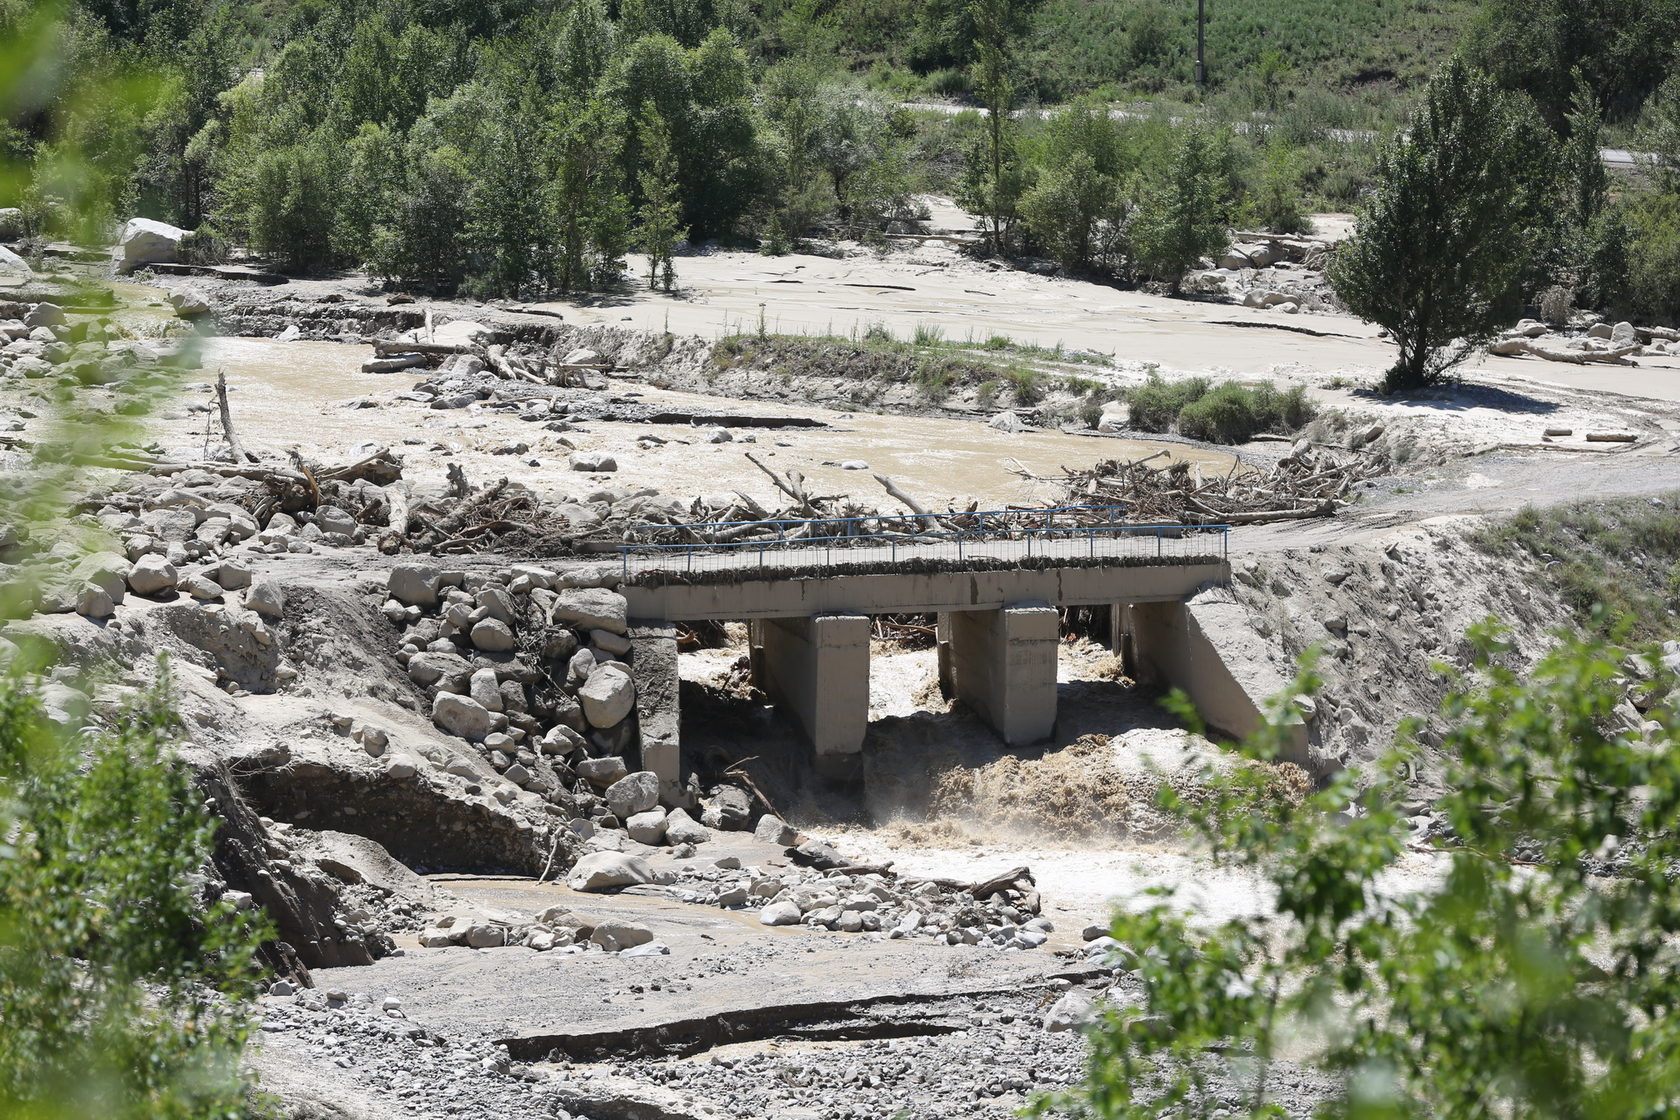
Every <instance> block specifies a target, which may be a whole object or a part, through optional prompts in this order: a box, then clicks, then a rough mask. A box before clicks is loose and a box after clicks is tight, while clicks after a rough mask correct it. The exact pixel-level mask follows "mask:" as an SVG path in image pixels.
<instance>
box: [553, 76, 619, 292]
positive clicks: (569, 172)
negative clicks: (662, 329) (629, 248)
mask: <svg viewBox="0 0 1680 1120" xmlns="http://www.w3.org/2000/svg"><path fill="white" fill-rule="evenodd" d="M624 124H625V118H624V114H623V112H622V111H620V110H619V109H618V107H617V106H616V105H612V104H609V103H607V102H604V101H600V100H595V101H591V102H588V103H586V104H583V105H578V106H567V107H565V108H564V109H563V110H562V117H561V119H560V120H559V121H557V123H556V130H557V133H558V136H557V139H556V143H555V147H556V177H555V185H554V224H555V230H556V244H557V247H558V251H559V265H558V270H557V272H556V275H555V280H556V283H557V284H558V286H559V287H560V289H561V290H562V291H574V290H577V289H580V288H588V287H591V286H594V287H606V286H608V285H609V284H611V283H612V282H614V281H616V280H617V278H618V275H619V272H620V270H621V268H622V264H623V256H624V245H625V226H626V223H627V214H626V210H627V205H628V203H627V201H626V199H625V198H624V193H623V191H622V190H621V189H620V185H619V184H620V171H619V165H618V156H619V150H620V147H621V144H622V136H623V134H624Z"/></svg>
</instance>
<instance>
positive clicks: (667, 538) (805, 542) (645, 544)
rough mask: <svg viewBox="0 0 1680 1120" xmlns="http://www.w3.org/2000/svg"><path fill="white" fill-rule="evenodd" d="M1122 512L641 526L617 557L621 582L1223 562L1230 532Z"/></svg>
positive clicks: (1074, 509)
mask: <svg viewBox="0 0 1680 1120" xmlns="http://www.w3.org/2000/svg"><path fill="white" fill-rule="evenodd" d="M1124 514H1125V507H1123V506H1062V507H1058V508H1055V509H1032V510H1019V509H1011V510H981V511H970V512H962V513H956V514H950V513H946V514H938V515H930V516H928V517H922V516H919V515H905V516H896V515H891V516H875V517H840V518H821V519H812V520H782V519H772V520H763V521H724V522H712V523H704V524H693V525H644V526H639V527H636V528H634V529H632V530H631V531H630V534H627V535H629V536H632V537H633V536H634V535H636V534H639V533H641V534H646V535H647V536H648V537H650V538H651V537H657V538H661V539H658V540H643V541H637V540H634V539H632V540H629V541H627V542H626V543H625V544H622V545H619V546H618V552H619V556H620V563H621V564H622V567H623V574H624V578H625V579H626V580H629V579H631V578H633V577H635V576H639V575H642V574H646V573H670V574H673V575H680V574H681V573H696V572H708V571H731V570H733V571H741V572H742V573H743V574H747V573H749V572H751V571H753V570H754V569H764V570H768V569H781V570H785V571H794V570H813V569H815V570H820V569H839V568H849V569H859V568H867V569H871V570H877V571H887V570H892V569H894V568H898V567H902V566H907V565H914V566H915V567H917V568H922V569H926V570H932V569H935V568H943V569H961V568H966V567H972V568H976V569H998V568H1009V567H1035V568H1036V567H1053V566H1055V565H1056V564H1058V563H1066V564H1069V565H1081V566H1084V565H1091V564H1098V563H1106V562H1114V563H1119V564H1139V565H1142V564H1188V563H1209V562H1217V561H1224V560H1226V559H1228V557H1229V534H1230V526H1228V525H1186V524H1172V525H1155V524H1148V525H1139V524H1130V523H1127V522H1126V521H1124V520H1123V516H1124ZM685 537H686V538H687V539H686V540H684V539H681V538H685ZM672 538H678V539H676V540H672Z"/></svg>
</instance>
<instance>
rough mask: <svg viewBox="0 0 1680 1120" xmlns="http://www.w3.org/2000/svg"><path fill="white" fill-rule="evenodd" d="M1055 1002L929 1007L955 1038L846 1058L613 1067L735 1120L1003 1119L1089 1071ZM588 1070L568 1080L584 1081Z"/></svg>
mask: <svg viewBox="0 0 1680 1120" xmlns="http://www.w3.org/2000/svg"><path fill="white" fill-rule="evenodd" d="M1075 991H1076V992H1077V991H1078V990H1077V989H1075ZM1057 999H1058V996H1057V993H1056V990H1054V989H1053V990H1051V991H1050V992H1043V991H1028V992H1022V993H1019V994H1012V995H996V996H988V997H981V998H980V999H979V1000H951V1001H948V1003H947V1004H946V1006H944V1007H941V1006H940V1005H938V1004H920V1005H918V1007H917V1011H918V1013H920V1014H922V1015H927V1014H929V1013H930V1012H931V1013H941V1012H943V1014H941V1015H940V1017H941V1018H943V1019H945V1020H947V1022H946V1024H945V1027H944V1029H945V1030H946V1031H948V1033H938V1034H927V1035H921V1036H917V1037H908V1038H892V1039H877V1040H870V1041H864V1042H857V1043H853V1044H850V1045H847V1046H845V1047H844V1049H843V1050H839V1051H835V1050H832V1049H827V1048H825V1049H822V1050H815V1049H811V1050H807V1049H804V1048H802V1047H800V1046H799V1045H797V1044H788V1043H783V1044H782V1045H781V1046H779V1047H777V1048H775V1049H773V1050H770V1051H764V1052H757V1053H752V1052H749V1053H742V1054H724V1053H715V1052H714V1053H712V1054H708V1055H705V1056H701V1057H696V1058H693V1059H689V1060H684V1061H661V1060H648V1059H637V1060H633V1061H628V1062H626V1061H623V1060H620V1061H617V1062H615V1070H614V1072H615V1073H618V1074H620V1075H623V1076H626V1077H629V1078H633V1079H635V1080H637V1081H648V1082H653V1083H655V1084H660V1085H664V1086H666V1087H669V1088H672V1089H677V1090H683V1091H688V1092H692V1093H694V1094H695V1095H696V1096H698V1097H700V1098H703V1099H704V1100H706V1101H708V1102H709V1103H711V1104H713V1105H715V1106H717V1107H719V1108H721V1109H724V1110H726V1111H727V1112H728V1113H729V1114H730V1115H737V1116H775V1115H780V1114H782V1113H784V1112H786V1111H787V1110H789V1109H809V1110H812V1111H811V1112H810V1113H809V1115H813V1116H820V1117H822V1118H823V1120H875V1118H877V1117H883V1116H896V1117H903V1118H904V1120H949V1118H951V1117H956V1116H962V1117H965V1118H967V1117H975V1118H986V1120H990V1118H996V1120H1005V1118H1012V1117H1015V1116H1017V1115H1019V1110H1020V1109H1021V1107H1022V1106H1023V1105H1025V1104H1026V1103H1027V1102H1028V1101H1030V1100H1031V1099H1032V1098H1033V1097H1034V1096H1036V1095H1037V1094H1039V1093H1044V1092H1053V1091H1055V1090H1058V1089H1065V1088H1067V1087H1068V1086H1069V1085H1070V1084H1072V1083H1073V1082H1075V1081H1077V1080H1078V1079H1079V1077H1080V1076H1081V1075H1082V1073H1083V1072H1084V1068H1085V1060H1086V1045H1085V1041H1084V1038H1083V1037H1082V1035H1081V1034H1080V1033H1079V1032H1078V1031H1077V1030H1070V1029H1065V1028H1063V1026H1062V1024H1061V1022H1060V1021H1059V1020H1058V1021H1057V1029H1051V1026H1050V1020H1051V1018H1052V1016H1051V1014H1050V1010H1051V1009H1052V1008H1053V1006H1054V1004H1055V1001H1057ZM587 1070H588V1067H574V1068H573V1069H572V1070H563V1071H561V1072H560V1074H559V1076H561V1077H563V1078H564V1077H567V1076H587Z"/></svg>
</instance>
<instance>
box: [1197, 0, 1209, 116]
mask: <svg viewBox="0 0 1680 1120" xmlns="http://www.w3.org/2000/svg"><path fill="white" fill-rule="evenodd" d="M1206 89H1207V0H1196V92H1198V93H1201V92H1204V91H1205V90H1206Z"/></svg>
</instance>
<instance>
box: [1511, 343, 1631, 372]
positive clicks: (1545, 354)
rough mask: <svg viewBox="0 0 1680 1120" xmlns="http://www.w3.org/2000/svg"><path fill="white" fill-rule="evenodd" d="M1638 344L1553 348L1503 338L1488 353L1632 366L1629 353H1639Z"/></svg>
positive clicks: (1567, 361) (1580, 364) (1577, 364)
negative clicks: (1597, 348) (1611, 348)
mask: <svg viewBox="0 0 1680 1120" xmlns="http://www.w3.org/2000/svg"><path fill="white" fill-rule="evenodd" d="M1639 350H1640V347H1638V346H1619V347H1617V348H1616V349H1614V350H1553V349H1550V348H1549V347H1545V346H1536V345H1535V344H1534V343H1532V342H1530V341H1529V340H1528V339H1526V338H1502V339H1500V340H1499V341H1498V342H1495V343H1494V344H1493V345H1491V346H1489V347H1488V353H1489V354H1494V355H1497V356H1499V357H1503V358H1517V357H1521V356H1523V355H1524V354H1529V355H1532V356H1534V357H1536V358H1543V359H1545V360H1546V361H1548V362H1563V363H1564V364H1566V365H1572V366H1586V365H1608V366H1631V365H1633V364H1634V363H1633V362H1632V361H1629V360H1628V355H1629V354H1634V353H1638V351H1639Z"/></svg>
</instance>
